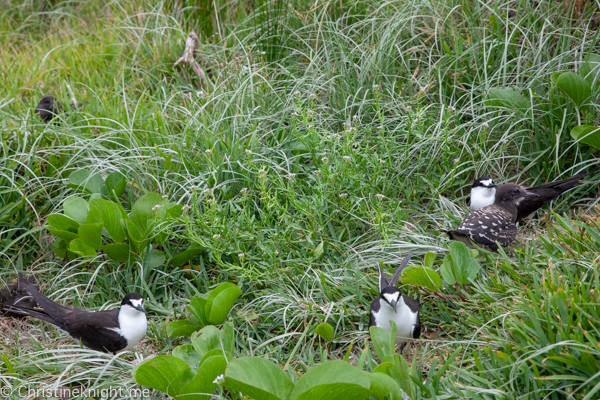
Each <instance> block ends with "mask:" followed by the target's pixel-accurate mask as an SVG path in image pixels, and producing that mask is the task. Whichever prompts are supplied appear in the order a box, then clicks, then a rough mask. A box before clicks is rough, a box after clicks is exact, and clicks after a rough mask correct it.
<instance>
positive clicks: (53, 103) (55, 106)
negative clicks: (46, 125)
mask: <svg viewBox="0 0 600 400" xmlns="http://www.w3.org/2000/svg"><path fill="white" fill-rule="evenodd" d="M64 111H65V109H64V107H63V105H62V104H61V103H60V101H58V100H57V99H56V98H55V97H54V96H52V95H46V96H44V97H42V99H41V100H40V102H39V104H38V105H37V107H36V108H35V113H36V114H39V116H40V118H41V119H42V121H44V122H50V121H52V120H53V119H54V117H56V116H57V115H58V114H59V113H62V112H64Z"/></svg>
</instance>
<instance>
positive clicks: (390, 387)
mask: <svg viewBox="0 0 600 400" xmlns="http://www.w3.org/2000/svg"><path fill="white" fill-rule="evenodd" d="M370 378H371V391H372V392H373V394H374V395H375V398H376V399H377V400H403V397H402V390H400V386H398V383H396V381H395V380H394V379H392V378H391V377H389V376H388V375H386V374H382V373H380V372H374V373H372V374H371V376H370Z"/></svg>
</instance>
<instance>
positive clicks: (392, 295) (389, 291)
mask: <svg viewBox="0 0 600 400" xmlns="http://www.w3.org/2000/svg"><path fill="white" fill-rule="evenodd" d="M401 297H402V293H401V292H400V289H398V288H397V287H395V286H388V287H386V288H385V289H383V290H382V291H381V298H382V299H383V301H385V302H386V303H388V304H389V305H390V307H392V308H393V309H394V312H396V306H397V305H398V302H399V301H400V298H401Z"/></svg>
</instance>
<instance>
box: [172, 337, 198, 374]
mask: <svg viewBox="0 0 600 400" xmlns="http://www.w3.org/2000/svg"><path fill="white" fill-rule="evenodd" d="M171 354H172V355H173V356H175V357H177V358H180V359H182V360H183V361H185V362H186V363H187V365H189V367H190V368H191V369H193V370H194V371H196V370H197V369H198V366H199V365H200V361H201V358H200V356H199V355H198V352H196V350H195V349H194V346H192V345H191V344H182V345H181V346H177V347H175V348H174V349H173V352H172V353H171Z"/></svg>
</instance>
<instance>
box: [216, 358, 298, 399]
mask: <svg viewBox="0 0 600 400" xmlns="http://www.w3.org/2000/svg"><path fill="white" fill-rule="evenodd" d="M225 387H226V388H227V389H230V390H236V391H238V392H242V393H243V394H244V395H246V396H248V397H251V398H253V399H255V400H286V399H287V398H288V396H289V394H290V392H291V391H292V388H293V387H294V384H293V383H292V381H290V378H288V376H287V374H286V373H285V372H283V371H282V370H281V369H280V368H279V367H278V366H277V365H275V364H274V363H273V362H271V361H269V360H266V359H264V358H260V357H243V358H238V359H236V360H233V361H231V362H230V363H229V365H228V366H227V369H226V370H225Z"/></svg>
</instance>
